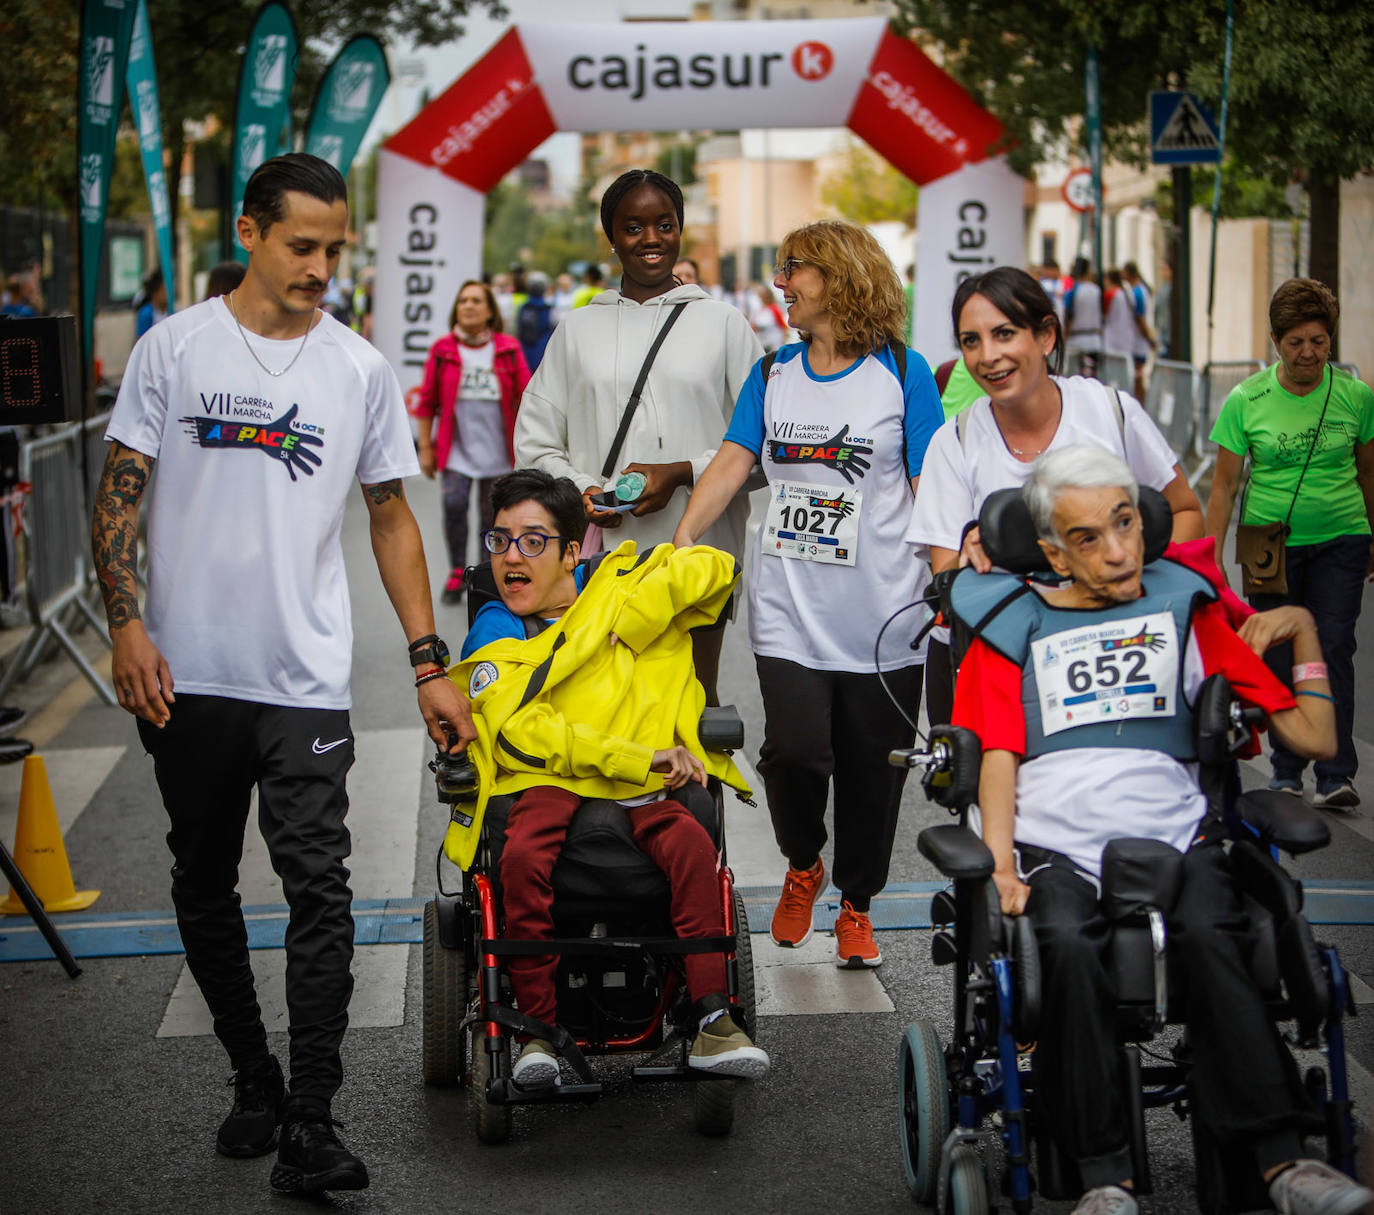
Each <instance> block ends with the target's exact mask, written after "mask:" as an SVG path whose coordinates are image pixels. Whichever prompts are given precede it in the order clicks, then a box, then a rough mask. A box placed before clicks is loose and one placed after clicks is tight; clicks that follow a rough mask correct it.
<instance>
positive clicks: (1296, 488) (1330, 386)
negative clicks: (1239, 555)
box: [1241, 367, 1336, 527]
mask: <svg viewBox="0 0 1374 1215" xmlns="http://www.w3.org/2000/svg"><path fill="white" fill-rule="evenodd" d="M1326 374H1327V375H1329V376H1330V377H1331V379H1330V380H1328V381H1327V384H1326V400H1324V401H1323V402H1322V412H1321V417H1319V418H1318V419H1317V428H1316V429H1315V430H1314V431H1313V432H1312V442H1311V443H1310V444H1309V445H1308V448H1307V459H1306V460H1304V461H1303V463H1302V472H1300V473H1299V474H1298V483H1297V485H1295V486H1294V487H1293V501H1291V502H1290V503H1289V504H1288V514H1287V515H1285V516H1284V519H1283V525H1284V527H1287V526H1288V521H1289V520H1290V519H1292V517H1293V509H1294V507H1296V506H1297V504H1298V492H1299V490H1301V489H1302V481H1303V478H1304V477H1305V476H1307V466H1308V465H1309V464H1311V463H1312V454H1313V453H1314V452H1315V451H1316V450H1317V440H1318V439H1320V438H1321V434H1322V423H1323V422H1325V421H1326V407H1327V406H1328V405H1330V404H1331V390H1332V389H1333V388H1334V387H1335V386H1336V373H1335V372H1334V371H1332V370H1331V368H1330V367H1328V368H1327V369H1326ZM1241 518H1242V519H1243V518H1245V516H1244V515H1242V516H1241Z"/></svg>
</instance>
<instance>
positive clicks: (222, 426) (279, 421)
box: [177, 405, 324, 481]
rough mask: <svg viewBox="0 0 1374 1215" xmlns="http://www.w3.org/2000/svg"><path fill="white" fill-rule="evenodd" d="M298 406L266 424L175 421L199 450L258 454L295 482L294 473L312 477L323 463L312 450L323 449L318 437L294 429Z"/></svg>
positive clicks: (179, 419)
mask: <svg viewBox="0 0 1374 1215" xmlns="http://www.w3.org/2000/svg"><path fill="white" fill-rule="evenodd" d="M297 411H298V406H295V405H292V406H291V408H290V409H288V410H287V411H286V412H285V413H284V414H282V416H281V417H279V418H275V419H273V420H272V421H270V422H266V423H260V424H253V423H249V422H230V421H225V420H224V419H223V418H217V417H207V418H198V417H195V416H194V415H192V416H190V417H185V418H178V419H177V420H178V421H179V422H181V423H182V424H183V425H184V426H186V428H187V433H188V434H190V436H191V437H192V438H193V439H194V440H195V441H196V443H197V444H199V445H200V446H201V447H230V448H237V449H238V450H240V451H260V452H262V454H263V455H265V456H266V457H267V458H268V459H270V460H280V461H281V462H282V463H283V464H284V465H286V471H287V472H288V473H290V474H291V480H293V481H295V480H297V479H298V478H297V476H296V474H297V473H298V472H300V473H304V474H305V475H306V476H307V477H311V476H314V475H315V469H317V468H319V467H320V465H321V464H323V463H324V461H323V460H322V459H321V458H320V456H319V455H317V454H316V453H315V452H314V451H313V450H311V449H312V448H316V447H321V448H322V447H323V446H324V439H323V438H322V437H321V436H320V435H319V434H318V433H316V434H307V433H303V432H302V431H300V430H297V429H295V424H296V413H297Z"/></svg>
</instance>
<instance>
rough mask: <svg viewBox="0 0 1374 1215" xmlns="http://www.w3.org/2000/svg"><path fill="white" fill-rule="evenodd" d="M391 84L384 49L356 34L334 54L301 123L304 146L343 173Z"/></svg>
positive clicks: (369, 37) (349, 165)
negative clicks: (303, 123)
mask: <svg viewBox="0 0 1374 1215" xmlns="http://www.w3.org/2000/svg"><path fill="white" fill-rule="evenodd" d="M390 84H391V70H390V69H389V68H388V67H387V63H386V51H384V50H383V49H382V44H381V43H380V42H378V41H377V39H376V38H374V37H373V36H372V35H371V34H356V35H354V37H352V38H350V39H349V40H348V42H347V43H345V44H344V47H343V49H342V50H340V51H339V53H338V54H337V55H335V56H334V62H333V63H331V64H330V65H329V70H328V71H327V72H325V74H324V79H323V80H321V81H320V87H319V88H318V89H317V90H316V91H315V100H314V103H313V104H312V105H311V107H310V121H309V122H308V123H307V124H306V128H305V132H306V133H305V150H306V151H307V152H309V153H311V154H312V155H314V156H318V157H320V158H321V159H322V160H327V161H329V163H330V164H332V165H333V166H334V167H335V168H336V169H338V170H339V172H340V173H341V174H343V176H344V177H347V176H348V170H349V169H350V168H351V167H352V164H353V157H354V156H356V155H357V154H358V145H359V144H361V143H362V141H363V136H364V135H366V134H367V128H368V127H369V126H370V125H371V124H372V116H373V115H374V114H376V112H377V107H378V106H379V105H380V104H381V101H382V94H383V93H385V92H386V90H387V86H388V85H390Z"/></svg>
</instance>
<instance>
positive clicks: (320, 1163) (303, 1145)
mask: <svg viewBox="0 0 1374 1215" xmlns="http://www.w3.org/2000/svg"><path fill="white" fill-rule="evenodd" d="M342 1125H343V1124H342V1123H340V1122H335V1121H334V1119H333V1118H330V1117H329V1116H328V1115H327V1114H325V1115H320V1114H307V1115H306V1116H305V1117H304V1118H295V1117H290V1118H288V1119H287V1121H286V1122H285V1123H284V1124H283V1126H282V1132H281V1144H280V1146H279V1147H278V1148H277V1163H276V1165H275V1166H274V1167H273V1169H272V1179H271V1182H272V1188H273V1189H274V1190H276V1191H277V1193H278V1194H318V1193H320V1191H322V1190H365V1189H367V1180H368V1179H367V1165H365V1164H364V1163H363V1162H362V1161H361V1160H359V1159H358V1158H357V1157H356V1156H355V1155H353V1153H352V1152H350V1151H349V1150H348V1149H347V1148H346V1147H344V1145H343V1144H342V1143H340V1142H339V1137H338V1135H336V1134H335V1133H334V1128H335V1127H336V1126H342Z"/></svg>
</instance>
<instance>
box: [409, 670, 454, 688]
mask: <svg viewBox="0 0 1374 1215" xmlns="http://www.w3.org/2000/svg"><path fill="white" fill-rule="evenodd" d="M446 675H448V672H447V671H445V670H444V668H443V667H440V668H439V669H438V670H437V671H426V672H425V673H424V674H423V675H421V676H420V677H419V678H418V679H417V680H416V681H415V686H416V687H417V688H418V687H419V686H420V685H421V684H422V683H428V682H429V681H430V680H431V679H443V678H444V677H445V676H446Z"/></svg>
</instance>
